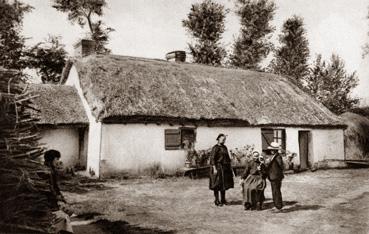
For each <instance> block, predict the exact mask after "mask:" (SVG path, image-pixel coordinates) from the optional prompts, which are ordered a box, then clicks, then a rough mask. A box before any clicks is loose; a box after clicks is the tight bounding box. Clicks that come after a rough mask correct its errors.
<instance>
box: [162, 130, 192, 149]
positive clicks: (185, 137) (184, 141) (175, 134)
mask: <svg viewBox="0 0 369 234" xmlns="http://www.w3.org/2000/svg"><path fill="white" fill-rule="evenodd" d="M164 134H165V149H166V150H179V149H185V148H190V147H191V146H192V145H193V144H194V143H195V141H196V133H195V129H194V128H185V127H184V128H179V129H165V131H164Z"/></svg>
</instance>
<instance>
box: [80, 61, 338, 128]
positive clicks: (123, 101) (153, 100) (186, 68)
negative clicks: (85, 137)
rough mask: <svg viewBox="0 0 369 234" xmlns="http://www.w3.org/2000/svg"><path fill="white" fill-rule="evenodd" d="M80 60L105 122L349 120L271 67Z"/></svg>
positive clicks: (313, 123)
mask: <svg viewBox="0 0 369 234" xmlns="http://www.w3.org/2000/svg"><path fill="white" fill-rule="evenodd" d="M74 66H75V67H76V69H77V72H78V76H79V79H80V84H81V87H82V89H83V92H84V95H85V97H86V99H87V102H88V103H89V105H90V108H91V110H92V112H93V114H94V116H95V117H96V118H97V120H98V121H102V122H115V123H116V122H120V123H129V122H145V123H146V122H158V121H166V122H169V123H174V122H179V123H186V122H190V123H191V122H193V123H205V124H208V125H209V124H210V125H211V124H212V123H214V125H216V124H217V123H222V124H225V125H229V126H235V125H242V126H245V125H246V126H271V125H273V126H302V127H335V128H337V127H338V128H342V127H344V126H345V125H344V124H343V122H341V121H340V119H339V118H338V117H337V116H336V115H334V114H333V113H332V112H330V111H329V110H328V109H327V108H326V107H324V106H323V105H322V104H320V103H318V102H316V101H315V100H314V99H313V98H311V97H310V96H309V95H307V94H306V93H305V92H303V91H302V90H301V89H299V88H298V87H297V86H296V85H294V84H292V83H291V82H290V81H288V79H287V78H285V77H281V76H277V75H273V74H270V73H263V72H255V71H248V70H238V69H227V68H219V67H218V68H217V67H211V66H204V65H198V64H189V63H173V62H167V61H163V60H155V59H144V58H135V57H126V56H116V55H92V56H88V57H85V58H80V59H77V60H76V61H74Z"/></svg>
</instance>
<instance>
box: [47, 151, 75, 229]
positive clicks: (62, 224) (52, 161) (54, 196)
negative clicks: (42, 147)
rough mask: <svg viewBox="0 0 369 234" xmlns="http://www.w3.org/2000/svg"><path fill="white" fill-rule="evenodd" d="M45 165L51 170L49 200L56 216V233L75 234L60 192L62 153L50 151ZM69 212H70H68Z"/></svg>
mask: <svg viewBox="0 0 369 234" xmlns="http://www.w3.org/2000/svg"><path fill="white" fill-rule="evenodd" d="M44 159H45V162H44V164H45V165H46V166H47V167H49V168H50V173H51V174H50V193H49V194H48V199H49V202H50V206H51V209H52V210H53V214H54V215H55V219H54V228H55V233H73V229H72V225H71V221H70V218H69V215H68V214H66V212H65V211H67V209H66V207H65V203H66V202H65V199H64V197H63V195H62V194H61V192H60V188H59V182H58V162H59V159H60V153H59V151H56V150H48V151H46V152H45V154H44ZM67 212H68V211H67Z"/></svg>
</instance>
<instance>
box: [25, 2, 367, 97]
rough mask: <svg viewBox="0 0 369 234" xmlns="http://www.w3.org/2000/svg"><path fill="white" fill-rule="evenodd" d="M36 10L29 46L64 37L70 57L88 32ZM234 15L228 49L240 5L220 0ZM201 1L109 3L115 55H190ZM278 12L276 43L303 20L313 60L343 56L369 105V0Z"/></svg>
mask: <svg viewBox="0 0 369 234" xmlns="http://www.w3.org/2000/svg"><path fill="white" fill-rule="evenodd" d="M23 1H24V2H26V3H28V4H30V5H32V6H33V7H34V8H35V9H34V10H33V11H32V12H31V13H29V14H27V15H26V16H25V20H24V27H23V32H24V35H25V36H26V37H29V38H30V39H29V40H28V43H29V44H33V43H35V42H39V41H40V40H43V39H45V38H47V35H48V34H52V35H59V36H62V42H63V43H64V44H65V46H66V49H67V51H68V52H70V53H72V52H73V44H74V43H76V42H77V41H78V40H79V39H80V38H82V37H83V36H84V32H86V30H87V28H86V30H83V29H80V27H79V26H78V25H72V24H70V23H69V22H68V20H67V15H66V14H64V13H60V12H58V11H56V10H55V9H54V8H52V7H51V0H23ZM215 1H216V2H219V3H222V4H224V5H225V6H226V7H227V8H229V9H230V10H231V12H230V13H229V14H228V15H227V19H226V21H227V22H226V32H225V34H224V38H223V43H224V45H226V47H227V49H228V50H230V49H231V44H232V42H233V40H234V38H235V37H236V36H237V34H238V31H239V20H238V18H237V16H235V14H234V13H233V9H234V0H215ZM196 2H201V1H198V0H107V3H108V8H107V9H106V10H105V16H104V17H103V20H104V22H106V24H107V25H108V26H110V27H113V28H114V29H115V30H116V31H115V32H113V33H112V34H111V41H110V44H109V48H111V49H112V52H113V53H114V54H120V55H130V56H139V57H148V58H162V59H163V58H164V56H165V53H166V52H169V51H172V50H178V49H180V50H187V42H189V41H190V38H189V37H188V35H187V34H186V32H185V30H184V28H183V27H182V24H181V21H182V19H184V18H186V15H187V14H188V12H189V9H190V7H191V4H192V3H196ZM275 3H276V5H277V11H276V14H275V17H274V21H273V25H275V26H276V32H275V35H274V40H275V43H277V41H276V39H277V36H278V34H279V33H280V30H281V26H282V24H283V22H284V21H285V20H286V19H287V18H288V17H291V16H292V15H294V14H296V15H299V16H302V17H303V18H304V22H305V28H306V30H307V36H308V40H309V44H310V52H311V57H312V59H314V58H315V55H316V54H318V53H321V54H322V55H323V57H324V58H329V57H330V55H331V54H332V53H336V54H338V55H340V56H341V57H342V58H343V59H344V60H345V62H346V66H347V69H348V70H349V71H350V72H353V71H357V73H358V76H359V79H360V85H359V87H358V88H357V89H356V90H355V95H357V96H359V97H361V98H365V99H366V100H365V102H367V103H369V92H368V91H369V90H368V88H369V57H367V58H366V59H363V58H362V56H361V54H362V49H361V47H362V46H363V45H364V43H365V42H366V41H369V37H368V36H367V32H368V31H369V20H367V19H366V16H367V13H368V6H369V0H351V1H347V0H325V1H322V0H309V1H306V0H275Z"/></svg>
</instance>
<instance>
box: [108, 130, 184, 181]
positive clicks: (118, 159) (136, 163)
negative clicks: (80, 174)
mask: <svg viewBox="0 0 369 234" xmlns="http://www.w3.org/2000/svg"><path fill="white" fill-rule="evenodd" d="M169 128H178V127H172V126H169V125H154V124H147V125H144V124H127V125H124V124H103V125H102V147H101V170H102V171H104V172H103V174H104V175H107V174H110V173H117V172H125V171H129V172H135V173H138V172H141V171H142V170H145V169H148V168H150V167H152V166H153V165H154V164H160V166H161V167H162V169H164V171H165V170H175V169H177V168H181V167H183V166H184V162H185V151H184V150H165V142H164V140H165V138H164V130H165V129H169Z"/></svg>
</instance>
